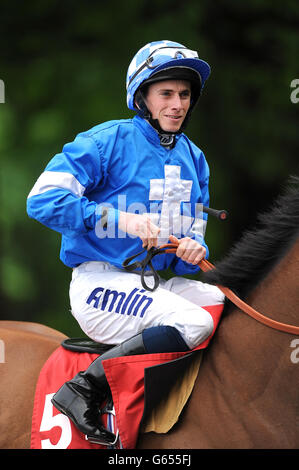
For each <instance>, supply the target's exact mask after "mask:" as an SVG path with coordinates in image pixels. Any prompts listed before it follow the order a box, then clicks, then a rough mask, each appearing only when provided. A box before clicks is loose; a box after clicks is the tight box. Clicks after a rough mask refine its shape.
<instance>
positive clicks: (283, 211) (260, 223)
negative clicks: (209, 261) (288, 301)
mask: <svg viewBox="0 0 299 470" xmlns="http://www.w3.org/2000/svg"><path fill="white" fill-rule="evenodd" d="M298 233H299V177H298V176H293V177H290V179H289V182H288V186H287V188H286V189H285V191H284V192H283V193H282V194H281V195H280V196H279V197H278V199H277V200H276V201H275V202H274V204H273V206H272V207H271V208H270V210H269V211H268V212H265V213H262V214H260V215H259V216H258V218H257V225H256V228H255V229H253V230H248V231H246V232H244V234H243V235H242V237H241V239H240V240H239V241H238V242H237V243H236V244H235V245H234V246H233V247H232V249H231V250H230V252H229V253H228V255H226V256H225V257H224V258H223V260H220V261H219V262H218V263H215V267H216V269H213V271H210V272H208V273H205V274H204V279H203V280H204V281H205V282H207V283H209V284H217V285H222V286H225V287H229V288H230V289H231V290H233V291H234V292H236V293H237V294H238V295H239V296H240V297H242V298H244V297H246V295H247V294H248V293H249V292H250V290H251V289H253V288H254V287H255V286H256V285H258V284H259V283H260V282H261V280H262V279H264V277H265V276H266V275H267V273H269V272H270V270H271V269H272V268H273V267H274V265H275V264H276V263H277V262H278V261H279V260H280V259H281V258H282V257H283V256H284V255H285V253H286V252H287V250H288V249H289V248H290V247H291V245H292V244H293V243H294V242H295V240H296V238H297V237H298Z"/></svg>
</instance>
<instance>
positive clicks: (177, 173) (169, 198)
mask: <svg viewBox="0 0 299 470" xmlns="http://www.w3.org/2000/svg"><path fill="white" fill-rule="evenodd" d="M164 174H165V178H164V179H152V180H150V194H149V200H150V201H162V207H161V214H160V223H159V226H160V229H161V232H160V233H159V238H158V240H159V243H166V242H167V241H168V238H169V235H171V234H172V235H175V236H178V237H180V236H181V235H182V234H184V235H186V234H187V232H188V230H190V226H191V225H192V222H193V221H194V218H193V217H191V216H190V215H182V214H181V203H182V202H185V203H189V206H190V199H191V189H192V184H193V182H192V181H191V180H183V179H181V167H180V166H177V165H165V166H164ZM199 206H201V204H199ZM201 207H202V206H201ZM184 208H185V209H187V212H188V214H191V209H190V207H187V205H186V204H185V205H184ZM195 220H196V222H197V223H196V224H193V227H192V229H191V231H192V232H193V233H194V231H195V230H196V231H198V229H199V225H200V234H201V235H202V236H203V220H202V219H201V220H200V222H201V223H200V224H198V222H199V219H195ZM195 225H196V227H195ZM189 235H191V234H189Z"/></svg>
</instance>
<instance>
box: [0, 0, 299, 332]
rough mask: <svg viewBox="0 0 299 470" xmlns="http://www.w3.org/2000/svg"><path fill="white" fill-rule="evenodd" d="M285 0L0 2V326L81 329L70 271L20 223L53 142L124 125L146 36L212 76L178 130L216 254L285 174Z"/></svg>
mask: <svg viewBox="0 0 299 470" xmlns="http://www.w3.org/2000/svg"><path fill="white" fill-rule="evenodd" d="M298 17H299V12H298V7H297V2H295V1H293V0H286V1H285V2H284V3H279V2H271V1H269V0H259V1H257V0H254V1H251V2H246V3H244V2H236V1H233V0H225V1H221V0H219V1H215V2H209V1H208V0H202V1H201V2H198V1H197V0H186V1H185V2H183V3H182V2H180V1H177V0H164V1H163V2H160V1H159V0H144V1H142V2H140V1H137V0H127V1H126V2H122V1H119V0H118V1H110V2H106V1H98V2H94V1H91V0H89V1H85V2H71V1H69V0H66V1H65V2H63V3H62V2H58V1H57V0H52V1H48V0H39V1H36V0H30V1H27V2H18V1H16V0H12V1H10V2H5V3H3V4H2V5H1V30H0V39H1V44H2V48H1V72H0V78H1V79H2V80H3V81H4V83H5V104H0V155H1V208H2V210H1V215H0V217H1V218H0V221H1V242H2V243H1V249H2V256H1V265H0V266H1V312H2V318H5V319H19V320H30V321H39V322H41V323H45V324H48V325H50V326H52V327H54V328H58V329H60V330H62V331H64V332H65V333H66V334H68V335H80V334H81V332H80V330H79V327H78V326H77V325H76V323H75V321H74V320H72V317H71V315H70V314H69V312H68V310H69V301H68V285H69V281H70V276H71V273H70V270H69V269H68V268H66V267H65V266H64V265H63V264H62V263H61V262H60V261H59V247H60V237H59V235H58V234H56V233H54V232H51V231H50V230H48V229H47V228H45V227H43V226H41V225H40V224H38V223H37V222H34V221H32V220H29V219H28V217H27V215H26V210H25V203H26V197H27V194H28V193H29V191H30V189H31V187H32V186H33V184H34V182H35V180H36V179H37V177H38V176H39V174H40V173H41V172H42V171H43V169H44V167H45V166H46V164H47V162H48V161H49V159H50V158H51V157H52V156H53V155H54V154H55V153H57V152H59V151H60V150H61V148H62V146H63V144H64V143H66V142H67V141H70V140H73V138H74V137H75V135H76V134H77V133H78V132H80V131H82V130H85V129H88V128H90V127H91V126H93V125H95V124H97V123H99V122H103V121H106V120H109V119H115V118H126V117H131V116H132V113H131V112H130V111H129V110H128V109H127V108H126V99H125V78H126V71H127V67H128V64H129V62H130V60H131V58H132V57H133V55H134V54H135V52H136V51H137V50H138V49H139V48H140V47H141V46H143V45H144V44H146V43H147V42H150V41H153V40H158V39H172V40H176V41H178V42H182V43H183V44H185V45H187V46H188V47H190V48H192V49H194V50H198V51H199V53H200V56H201V57H202V58H203V59H205V60H207V62H209V63H210V64H211V67H212V75H211V77H210V79H209V80H208V83H207V85H206V89H205V90H204V93H203V96H202V98H201V101H200V103H199V106H198V108H197V109H196V110H195V112H194V115H193V119H192V121H191V122H190V126H189V128H188V130H187V134H188V135H189V137H190V138H191V139H192V140H194V142H195V143H196V144H197V145H199V146H200V147H201V148H202V149H203V151H204V153H205V154H206V157H207V159H208V161H209V164H210V169H211V185H210V188H211V206H214V207H216V208H225V209H227V210H228V211H229V212H230V220H229V221H227V222H226V223H225V224H222V225H221V224H220V223H219V222H218V221H216V220H212V219H211V218H210V221H209V224H208V230H207V235H206V238H207V241H208V244H209V246H210V251H211V259H212V260H216V259H219V258H220V257H221V256H222V255H224V254H225V252H227V251H228V249H229V247H230V246H231V244H232V243H234V242H235V241H236V240H237V239H238V238H239V237H240V235H241V233H242V231H244V230H245V229H246V228H249V227H250V226H251V225H252V224H254V223H255V219H256V214H257V212H260V211H261V210H265V209H266V208H267V207H268V206H269V204H270V203H271V202H272V200H273V198H274V197H275V196H276V195H277V193H278V192H279V191H280V190H281V189H282V186H283V185H284V184H285V183H286V180H287V178H288V175H289V174H294V173H298V157H297V153H298V143H297V142H298V139H297V135H298V125H297V122H296V117H297V115H298V105H297V106H296V104H293V103H292V102H291V100H290V93H291V89H290V83H291V81H292V80H293V79H294V78H299V71H298V64H297V56H298V26H299V21H298V19H299V18H298Z"/></svg>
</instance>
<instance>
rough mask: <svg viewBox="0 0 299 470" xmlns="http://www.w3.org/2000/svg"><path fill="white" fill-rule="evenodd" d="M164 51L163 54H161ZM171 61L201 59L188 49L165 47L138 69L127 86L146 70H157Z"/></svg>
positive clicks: (157, 50)
mask: <svg viewBox="0 0 299 470" xmlns="http://www.w3.org/2000/svg"><path fill="white" fill-rule="evenodd" d="M161 51H162V52H161ZM170 59H174V60H179V59H199V57H198V54H197V52H196V51H191V50H190V49H187V48H186V47H177V46H172V47H171V46H170V47H169V46H164V47H159V48H157V49H155V50H154V51H153V52H151V54H150V55H149V56H148V58H147V59H146V60H145V61H144V62H143V63H142V64H141V65H140V66H139V67H138V69H137V70H136V72H135V73H134V74H133V75H132V77H131V78H130V81H129V83H128V85H127V88H128V86H129V85H130V84H131V82H132V81H133V80H134V79H135V78H136V77H137V75H138V74H139V73H140V72H141V71H142V70H143V69H144V68H145V67H147V68H149V69H155V68H156V67H159V65H162V64H164V63H165V62H168V61H169V60H170Z"/></svg>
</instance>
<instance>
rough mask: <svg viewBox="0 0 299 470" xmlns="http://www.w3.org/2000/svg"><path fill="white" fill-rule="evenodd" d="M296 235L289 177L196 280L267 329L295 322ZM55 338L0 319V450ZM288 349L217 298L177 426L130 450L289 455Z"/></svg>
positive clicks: (296, 408) (22, 436)
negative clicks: (228, 293)
mask: <svg viewBox="0 0 299 470" xmlns="http://www.w3.org/2000/svg"><path fill="white" fill-rule="evenodd" d="M298 235H299V178H297V177H294V178H293V179H292V180H291V182H290V184H289V187H288V190H287V191H286V192H284V193H283V194H282V195H280V196H279V197H278V199H277V200H276V201H275V203H274V205H273V207H271V209H270V210H269V211H267V212H266V213H264V214H261V215H260V216H259V219H258V225H257V227H256V228H254V229H252V230H249V231H246V232H245V233H244V235H243V236H242V237H241V240H240V241H239V242H237V243H236V244H235V246H234V247H233V248H232V249H231V250H230V252H229V253H228V255H226V256H225V257H224V259H223V260H220V261H219V262H218V263H216V267H215V269H213V270H212V271H210V272H208V273H205V274H204V276H203V277H204V280H205V281H206V282H208V283H210V284H214V285H219V286H226V287H228V288H229V289H231V290H232V291H233V292H235V293H237V294H238V296H240V297H241V298H243V299H244V300H245V301H246V302H247V303H248V304H249V305H251V306H252V307H253V308H254V309H256V310H257V311H259V312H262V313H263V314H264V315H265V316H267V317H271V318H272V319H273V320H276V321H277V322H280V323H281V322H283V323H284V324H290V325H298V324H299V307H298V305H299V289H298V274H299V237H298ZM298 337H299V334H298ZM64 338H65V336H64V335H63V334H62V333H60V332H57V331H55V330H52V329H49V328H48V327H45V326H43V325H36V324H26V323H22V322H20V323H19V322H0V339H1V340H2V344H4V345H5V350H4V354H2V356H1V355H0V357H2V358H4V359H5V360H3V361H1V362H3V363H2V364H1V363H0V367H1V370H3V371H2V374H1V382H0V404H1V408H2V410H1V414H0V429H1V432H0V448H18V449H20V448H21V449H22V448H29V446H30V426H31V413H32V408H33V394H34V388H35V383H36V381H37V378H38V374H39V371H40V369H41V368H42V365H43V363H44V362H45V360H46V359H47V358H48V357H49V355H50V354H51V352H52V351H53V350H54V349H55V348H56V347H57V346H58V345H60V343H61V341H62V340H63V339H64ZM298 344H299V338H296V335H294V334H291V333H288V332H285V331H280V330H277V329H272V328H270V327H269V326H266V325H265V324H263V323H259V322H257V321H256V320H255V319H253V318H252V317H250V316H247V315H245V314H244V312H243V311H241V310H240V308H239V307H237V306H235V305H234V304H232V303H231V302H230V301H226V304H225V308H224V313H223V316H222V319H221V321H220V324H219V326H218V328H217V331H216V333H215V335H214V337H213V339H212V341H211V342H210V345H209V347H208V349H207V350H206V351H205V353H204V358H203V360H202V363H201V366H200V369H199V373H198V376H197V379H196V381H195V384H194V388H193V391H192V394H191V396H190V398H189V400H188V402H187V404H186V405H185V407H184V409H183V412H182V414H181V416H180V418H179V420H178V421H177V423H176V424H175V425H174V426H173V427H172V429H171V430H170V431H168V432H167V433H165V434H156V433H153V432H151V433H140V435H139V439H138V442H137V448H139V449H215V448H216V449H296V448H298V446H299V427H298V425H299V400H298V378H299V369H298V367H299V365H298V362H299V360H297V355H298V356H299V354H298V352H299V348H298V347H297V348H296V346H298ZM2 368H3V369H2ZM15 390H17V393H15Z"/></svg>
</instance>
